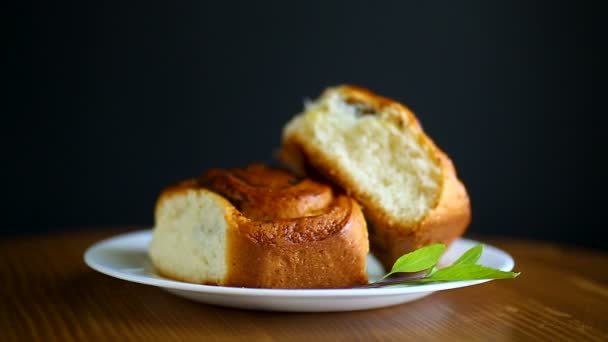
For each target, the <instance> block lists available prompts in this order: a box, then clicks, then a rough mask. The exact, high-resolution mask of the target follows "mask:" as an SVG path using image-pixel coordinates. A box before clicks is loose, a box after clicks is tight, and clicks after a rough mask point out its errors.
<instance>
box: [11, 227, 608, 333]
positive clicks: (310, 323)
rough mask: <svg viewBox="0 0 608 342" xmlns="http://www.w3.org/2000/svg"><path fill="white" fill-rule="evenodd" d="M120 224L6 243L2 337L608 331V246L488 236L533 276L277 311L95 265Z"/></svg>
mask: <svg viewBox="0 0 608 342" xmlns="http://www.w3.org/2000/svg"><path fill="white" fill-rule="evenodd" d="M121 231H124V230H121ZM116 233H118V231H116V230H106V231H96V232H75V233H64V234H55V235H52V236H51V235H49V236H36V237H23V238H19V239H11V240H3V241H1V242H0V280H1V281H0V295H1V297H0V298H1V304H0V340H2V341H213V340H222V341H224V340H249V341H257V340H261V341H288V340H289V341H291V340H303V341H304V340H306V341H325V340H345V341H353V340H355V341H356V340H361V341H369V340H390V341H393V340H400V341H402V340H410V339H411V340H417V341H420V340H448V341H460V340H462V341H476V340H481V341H511V340H546V341H559V340H565V341H607V340H608V255H607V254H605V253H601V252H599V251H591V250H585V249H580V248H575V247H566V246H558V245H555V244H548V243H541V242H526V241H515V240H495V239H493V240H488V239H485V240H484V239H483V238H482V240H483V241H484V242H488V243H492V244H494V245H496V246H499V247H501V248H503V249H505V250H506V251H508V252H509V253H511V255H513V257H514V258H515V262H516V270H517V271H520V272H522V275H521V276H520V277H519V278H517V279H515V280H503V281H492V282H489V283H486V284H481V285H477V286H472V287H467V288H461V289H455V290H448V291H442V292H437V293H435V294H433V295H431V296H429V297H426V298H424V299H421V300H419V301H416V302H412V303H406V304H403V305H399V306H394V307H390V308H385V309H378V310H369V311H357V312H345V313H323V314H318V313H275V312H257V311H245V310H236V309H227V308H221V307H214V306H208V305H204V304H200V303H194V302H189V301H187V300H184V299H181V298H178V297H175V296H172V295H170V294H168V293H166V292H164V291H162V290H160V289H157V288H154V287H151V286H146V285H138V284H133V283H129V282H126V281H122V280H118V279H114V278H111V277H108V276H105V275H102V274H99V273H97V272H95V271H93V270H91V269H88V268H87V267H86V266H85V264H84V262H83V261H82V255H83V253H84V251H85V249H86V248H87V247H89V246H90V245H91V244H92V243H94V242H95V241H97V240H99V239H102V238H105V237H109V236H111V235H113V234H116Z"/></svg>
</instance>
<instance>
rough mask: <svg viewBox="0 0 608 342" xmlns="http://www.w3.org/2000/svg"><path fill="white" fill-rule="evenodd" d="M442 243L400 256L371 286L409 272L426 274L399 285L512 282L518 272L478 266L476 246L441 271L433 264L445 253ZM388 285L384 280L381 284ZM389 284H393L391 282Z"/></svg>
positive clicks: (480, 249)
mask: <svg viewBox="0 0 608 342" xmlns="http://www.w3.org/2000/svg"><path fill="white" fill-rule="evenodd" d="M445 249H446V246H445V245H444V244H434V245H430V246H427V247H422V248H420V249H417V250H415V251H413V252H410V253H407V254H404V255H402V256H401V257H400V258H399V259H397V261H395V263H394V265H393V267H392V269H391V271H390V272H388V273H387V274H386V275H384V277H382V278H381V279H380V280H379V281H378V282H376V283H375V284H379V285H380V284H381V283H382V282H383V280H384V279H385V278H387V277H389V276H391V275H394V274H395V273H412V272H421V271H427V272H426V274H425V275H424V276H423V277H421V278H416V279H409V280H404V281H402V282H398V284H403V285H419V284H428V283H433V282H448V281H462V280H481V279H512V278H515V277H517V276H518V275H519V274H520V273H519V272H507V271H501V270H497V269H494V268H491V267H486V266H483V265H479V264H478V263H477V262H478V261H479V258H481V255H482V253H483V245H481V244H479V245H476V246H475V247H472V248H470V249H469V250H467V251H466V252H464V253H463V254H462V255H461V256H460V257H459V258H458V259H457V260H456V261H454V263H453V264H452V265H450V266H447V267H444V268H440V269H438V268H437V263H438V262H439V260H440V259H441V256H442V255H443V253H444V252H445ZM384 282H388V281H384ZM391 285H396V284H395V283H394V282H391Z"/></svg>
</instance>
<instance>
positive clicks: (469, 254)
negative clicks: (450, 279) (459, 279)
mask: <svg viewBox="0 0 608 342" xmlns="http://www.w3.org/2000/svg"><path fill="white" fill-rule="evenodd" d="M482 252H483V245H482V244H479V245H477V246H475V247H472V248H470V249H469V250H467V251H466V252H464V254H463V255H461V256H460V258H458V260H456V261H454V263H453V264H452V266H455V265H465V264H476V263H477V261H478V260H479V258H480V257H481V253H482Z"/></svg>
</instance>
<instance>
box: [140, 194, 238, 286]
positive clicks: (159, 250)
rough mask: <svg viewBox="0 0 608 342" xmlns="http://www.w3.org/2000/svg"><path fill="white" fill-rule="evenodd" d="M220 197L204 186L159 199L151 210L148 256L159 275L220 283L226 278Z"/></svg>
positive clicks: (224, 239)
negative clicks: (152, 216) (153, 226)
mask: <svg viewBox="0 0 608 342" xmlns="http://www.w3.org/2000/svg"><path fill="white" fill-rule="evenodd" d="M223 202H224V200H223V199H222V198H221V197H219V196H218V195H216V194H214V193H212V192H210V191H207V190H205V189H192V190H188V191H185V192H180V193H175V194H171V195H169V196H167V197H166V198H161V199H160V201H159V203H158V205H157V208H156V212H155V216H156V217H155V221H156V222H155V229H154V235H153V238H152V241H151V243H150V248H149V250H150V257H151V259H152V262H153V264H154V266H155V267H156V269H157V270H159V271H160V272H161V273H162V275H164V276H167V277H170V278H177V279H183V280H187V281H190V282H195V283H202V282H205V283H215V284H220V283H221V282H222V281H223V280H224V279H225V277H226V272H227V265H226V229H227V226H228V225H227V222H226V219H225V210H226V209H225V204H224V203H223Z"/></svg>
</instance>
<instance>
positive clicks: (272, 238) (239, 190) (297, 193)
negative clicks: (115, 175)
mask: <svg viewBox="0 0 608 342" xmlns="http://www.w3.org/2000/svg"><path fill="white" fill-rule="evenodd" d="M199 189H200V190H201V191H212V192H213V193H214V194H216V195H218V196H220V197H221V198H223V199H224V200H225V202H226V203H225V205H224V207H225V210H224V213H225V220H226V222H227V223H228V224H227V226H228V231H227V249H226V263H227V265H228V273H227V275H226V277H225V279H224V280H223V281H222V282H221V284H220V285H226V286H244V287H268V288H335V287H346V286H353V285H360V284H365V283H367V274H366V272H365V257H366V254H367V252H368V250H369V243H368V238H367V229H366V223H365V219H364V218H363V214H362V212H361V209H360V207H359V205H358V204H357V203H356V202H355V201H354V200H353V199H351V198H350V197H348V196H346V195H344V194H334V191H333V189H332V188H331V187H329V186H327V185H325V184H320V183H317V182H314V181H312V180H309V179H300V178H297V177H296V176H295V175H293V174H291V173H288V172H286V171H284V170H278V169H271V168H267V167H265V166H262V165H252V166H250V167H248V168H245V169H234V170H210V171H208V172H206V173H205V174H204V175H203V176H201V177H199V178H197V179H195V180H188V181H185V182H182V183H180V184H178V185H176V186H172V187H170V188H168V189H166V190H165V191H163V193H162V194H161V197H160V199H159V202H161V201H164V200H167V199H168V198H170V197H171V196H174V195H176V194H179V193H182V192H186V191H191V190H199ZM160 271H161V272H160V273H161V274H163V275H165V276H168V277H170V278H175V279H179V277H176V276H175V275H174V274H171V272H170V270H169V271H168V270H160ZM180 280H185V281H188V280H187V279H180Z"/></svg>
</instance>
